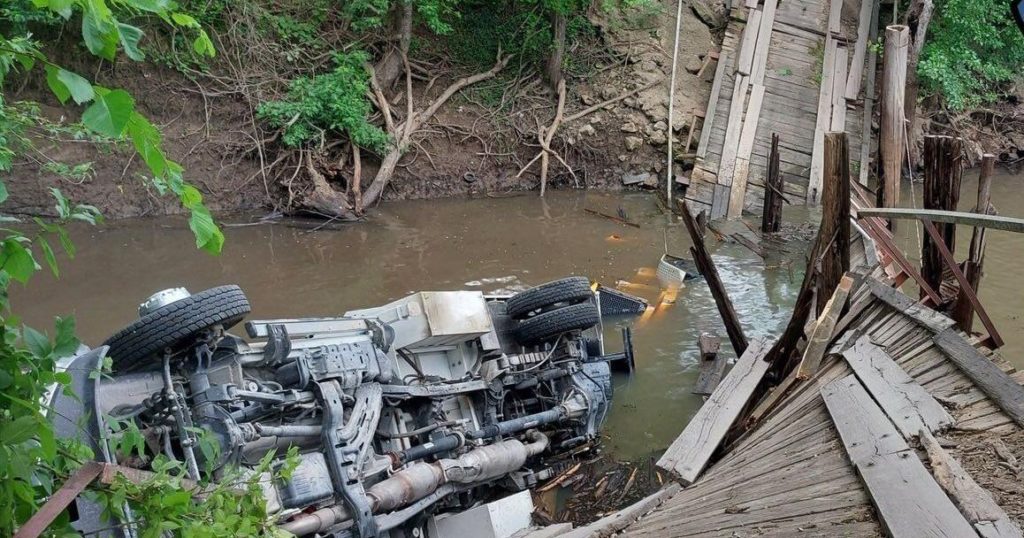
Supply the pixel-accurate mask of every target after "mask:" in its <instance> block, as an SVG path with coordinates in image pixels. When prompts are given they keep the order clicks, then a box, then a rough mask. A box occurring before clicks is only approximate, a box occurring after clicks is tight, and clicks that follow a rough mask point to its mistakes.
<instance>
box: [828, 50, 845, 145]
mask: <svg viewBox="0 0 1024 538" xmlns="http://www.w3.org/2000/svg"><path fill="white" fill-rule="evenodd" d="M848 60H849V53H848V52H847V50H846V47H844V46H837V47H836V60H835V66H834V68H835V71H833V72H832V115H831V119H830V121H829V130H830V131H832V132H838V133H842V132H845V131H846V97H845V96H844V95H843V94H844V92H846V62H847V61H848Z"/></svg>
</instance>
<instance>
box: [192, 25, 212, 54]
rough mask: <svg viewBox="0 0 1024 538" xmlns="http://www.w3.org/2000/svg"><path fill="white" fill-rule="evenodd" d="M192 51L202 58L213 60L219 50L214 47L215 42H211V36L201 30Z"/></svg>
mask: <svg viewBox="0 0 1024 538" xmlns="http://www.w3.org/2000/svg"><path fill="white" fill-rule="evenodd" d="M192 50H194V51H195V52H196V54H198V55H200V56H209V57H210V58H213V57H214V56H216V55H217V49H216V48H215V47H214V46H213V41H210V36H209V35H207V34H206V30H199V36H198V37H196V40H195V41H193V42H192Z"/></svg>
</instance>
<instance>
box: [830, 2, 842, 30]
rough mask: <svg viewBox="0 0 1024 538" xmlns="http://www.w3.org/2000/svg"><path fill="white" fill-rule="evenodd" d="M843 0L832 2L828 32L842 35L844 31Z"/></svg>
mask: <svg viewBox="0 0 1024 538" xmlns="http://www.w3.org/2000/svg"><path fill="white" fill-rule="evenodd" d="M842 16H843V0H831V2H829V12H828V32H829V33H830V34H836V35H838V34H840V33H841V32H842V31H843V20H842Z"/></svg>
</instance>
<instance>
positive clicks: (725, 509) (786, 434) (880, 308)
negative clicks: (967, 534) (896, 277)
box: [626, 275, 1024, 536]
mask: <svg viewBox="0 0 1024 538" xmlns="http://www.w3.org/2000/svg"><path fill="white" fill-rule="evenodd" d="M876 276H880V275H876ZM860 300H869V301H870V304H869V306H867V307H866V308H865V309H864V310H863V311H862V313H861V314H860V315H859V316H858V317H857V319H856V320H854V321H853V322H851V323H850V325H849V326H848V328H847V329H846V332H847V334H849V335H851V337H852V335H867V336H868V337H869V338H870V339H871V340H872V341H873V342H874V343H875V344H876V345H878V346H881V347H882V348H884V349H885V350H886V352H887V353H888V354H889V355H890V356H891V357H892V358H893V359H894V360H895V361H896V363H897V364H899V365H900V366H901V367H902V368H903V370H904V371H905V372H906V373H907V374H909V375H910V377H912V378H913V379H914V380H915V381H916V382H917V383H918V384H920V385H921V386H922V387H924V388H925V390H927V392H928V393H929V394H930V395H931V396H932V397H934V398H935V399H936V400H938V401H939V402H942V403H943V404H944V405H945V406H947V409H948V410H949V412H950V414H951V415H952V416H953V418H954V421H955V424H954V426H953V429H952V430H951V431H950V432H949V433H948V434H947V436H948V437H950V438H955V439H958V441H959V442H960V444H962V445H963V446H964V447H968V446H969V447H977V446H984V445H986V444H988V443H989V442H990V441H993V440H997V439H999V438H1001V437H1002V436H1004V435H1008V434H1013V433H1015V432H1020V431H1021V429H1020V426H1019V425H1017V424H1016V423H1014V421H1013V420H1012V419H1011V418H1010V416H1009V415H1007V414H1006V413H1005V412H1003V411H1002V410H1001V409H1000V408H999V407H998V406H997V405H996V404H995V402H993V400H992V399H991V398H989V397H988V396H987V395H986V394H985V393H984V392H982V391H981V390H980V389H979V388H978V387H977V386H976V384H975V383H974V382H972V381H971V379H970V378H968V377H967V375H965V374H964V372H963V371H961V369H960V368H958V367H957V366H956V365H955V364H954V363H953V362H952V361H951V360H950V358H949V355H947V352H946V351H943V350H942V349H941V348H940V347H939V346H938V344H937V343H936V341H935V339H936V335H937V333H935V332H934V330H933V329H932V328H929V327H926V326H924V325H922V324H921V323H920V322H919V321H917V320H915V319H914V318H912V317H910V316H908V315H906V314H905V313H903V312H900V311H897V310H896V309H894V308H893V307H892V306H890V305H889V304H887V303H885V302H884V301H881V300H879V299H877V298H873V297H871V296H870V291H869V290H868V289H867V287H866V286H861V288H860V289H858V291H857V293H856V294H855V296H854V297H853V300H852V301H851V302H852V304H856V303H857V302H858V301H860ZM936 316H938V315H937V314H936ZM947 334H948V333H947ZM956 338H961V339H962V338H963V335H956ZM848 341H849V340H848V338H843V337H842V336H840V341H839V342H838V343H837V344H836V346H834V347H833V351H838V348H840V347H842V346H843V345H844V344H845V343H846V342H848ZM963 341H964V342H967V340H963ZM994 359H995V361H996V364H997V365H998V366H999V367H1000V369H1002V370H1004V371H1007V372H1012V371H1013V370H1012V368H1011V367H1010V366H1009V365H1008V364H1007V363H1005V362H1004V361H1002V360H1000V359H999V358H998V357H994ZM851 373H852V369H851V368H850V366H849V365H848V364H847V361H846V360H844V359H843V358H842V357H840V356H835V355H833V356H832V357H831V358H830V359H828V361H827V362H826V364H825V365H824V366H823V368H822V369H821V370H819V371H818V373H817V374H816V375H815V376H814V377H812V378H811V379H809V380H807V381H805V382H803V383H801V384H799V385H798V386H796V387H795V388H794V389H793V390H792V391H791V392H790V393H789V394H788V395H786V396H785V397H784V398H782V399H781V400H780V401H779V403H778V404H777V405H776V406H775V407H774V409H773V410H772V411H771V412H770V413H768V414H767V415H766V416H764V418H762V419H761V420H760V422H759V424H758V425H757V426H756V427H754V428H753V429H752V430H750V431H749V432H748V433H747V434H746V435H745V436H744V437H743V438H741V439H740V440H738V441H737V442H735V443H734V444H733V445H732V446H731V447H729V448H728V449H727V452H726V454H725V455H724V457H722V459H721V460H719V461H718V462H717V463H715V464H714V465H713V466H712V467H711V468H710V469H709V470H708V472H707V473H706V474H705V475H704V476H703V477H701V478H700V480H698V481H697V482H696V483H694V484H693V485H691V486H690V487H687V488H684V489H683V490H681V491H680V492H679V493H677V494H676V495H675V496H673V497H672V498H671V499H669V500H667V501H666V502H665V503H664V504H662V505H661V507H660V508H658V509H657V510H656V511H654V512H653V513H651V514H649V515H647V516H646V517H644V518H642V519H640V520H639V521H638V522H636V523H635V524H633V525H631V526H629V527H627V528H626V535H627V536H761V535H796V534H799V535H800V536H880V535H883V534H885V532H884V531H883V527H882V525H881V524H880V522H879V519H878V516H877V514H876V511H875V509H874V508H873V506H872V497H871V495H870V494H869V492H868V490H867V489H866V488H865V486H864V485H863V482H862V481H861V479H860V478H859V476H858V471H857V468H856V467H855V466H854V465H853V464H852V463H851V460H850V458H849V456H848V454H847V451H846V450H845V449H844V445H843V442H842V439H841V438H840V436H839V433H838V431H837V429H836V427H835V426H834V424H833V418H832V416H831V415H830V414H829V411H828V409H827V408H826V406H825V402H824V400H823V398H822V395H821V389H822V388H823V387H825V386H826V385H827V384H829V383H830V382H833V381H835V380H837V379H840V378H843V377H846V376H848V375H850V374H851ZM1012 377H1013V379H1014V380H1016V381H1018V382H1019V381H1022V380H1024V373H1021V372H1018V373H1014V374H1013V375H1012ZM950 452H951V454H952V455H953V456H954V457H955V458H957V459H960V460H963V458H962V456H961V453H960V451H958V450H957V448H952V449H951V450H950ZM915 457H916V456H915ZM925 461H927V460H925ZM974 474H978V473H977V472H975V473H974ZM987 478H991V477H986V476H975V480H976V481H978V482H979V483H986V482H988V481H990V480H986V479H987ZM999 493H1001V494H1002V495H1005V492H999ZM1019 501H1020V492H1018V493H1017V494H1016V499H1015V501H1014V502H1010V503H1006V504H1007V505H1008V506H1010V507H1011V508H1010V509H1009V511H1011V514H1010V515H1011V517H1013V518H1014V519H1015V520H1016V521H1017V522H1018V524H1019V523H1020V521H1021V520H1020V516H1022V515H1024V514H1021V513H1020V512H1017V513H1012V512H1013V510H1014V508H1013V507H1016V506H1019V504H1018V503H1019ZM905 517H906V518H911V519H912V518H913V517H914V516H913V513H912V511H908V512H907V513H906V514H905Z"/></svg>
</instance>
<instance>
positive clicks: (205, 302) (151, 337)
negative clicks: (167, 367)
mask: <svg viewBox="0 0 1024 538" xmlns="http://www.w3.org/2000/svg"><path fill="white" fill-rule="evenodd" d="M251 311H252V309H251V308H250V306H249V300H248V299H247V298H246V296H245V293H243V292H242V289H241V288H239V287H238V286H235V285H228V286H218V287H216V288H210V289H208V290H206V291H202V292H199V293H196V294H194V295H192V296H190V297H186V298H184V299H181V300H179V301H175V302H173V303H171V304H168V305H165V306H163V307H161V308H158V309H157V310H155V311H153V312H150V313H149V314H147V315H145V316H143V317H141V318H139V319H137V320H135V321H134V322H133V323H131V324H130V325H128V326H127V327H125V328H124V329H121V330H120V331H118V332H117V333H116V334H114V335H113V336H111V337H110V338H108V339H107V341H106V342H104V343H103V345H105V346H110V349H109V351H108V352H107V356H109V357H110V358H111V361H112V362H113V364H112V365H113V367H114V369H124V368H127V367H129V366H133V365H134V363H136V362H138V361H140V360H143V359H145V358H147V357H149V356H151V355H153V354H154V353H156V352H157V351H160V350H161V349H164V348H167V347H173V346H174V345H175V344H177V343H179V342H181V341H182V340H184V339H186V338H188V337H189V336H192V335H194V334H196V333H198V332H200V331H203V330H205V329H209V328H210V327H213V326H214V325H223V326H224V328H225V329H227V328H229V327H231V326H233V325H234V324H236V323H238V322H239V321H241V320H242V318H244V317H245V315H246V314H248V313H249V312H251Z"/></svg>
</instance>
